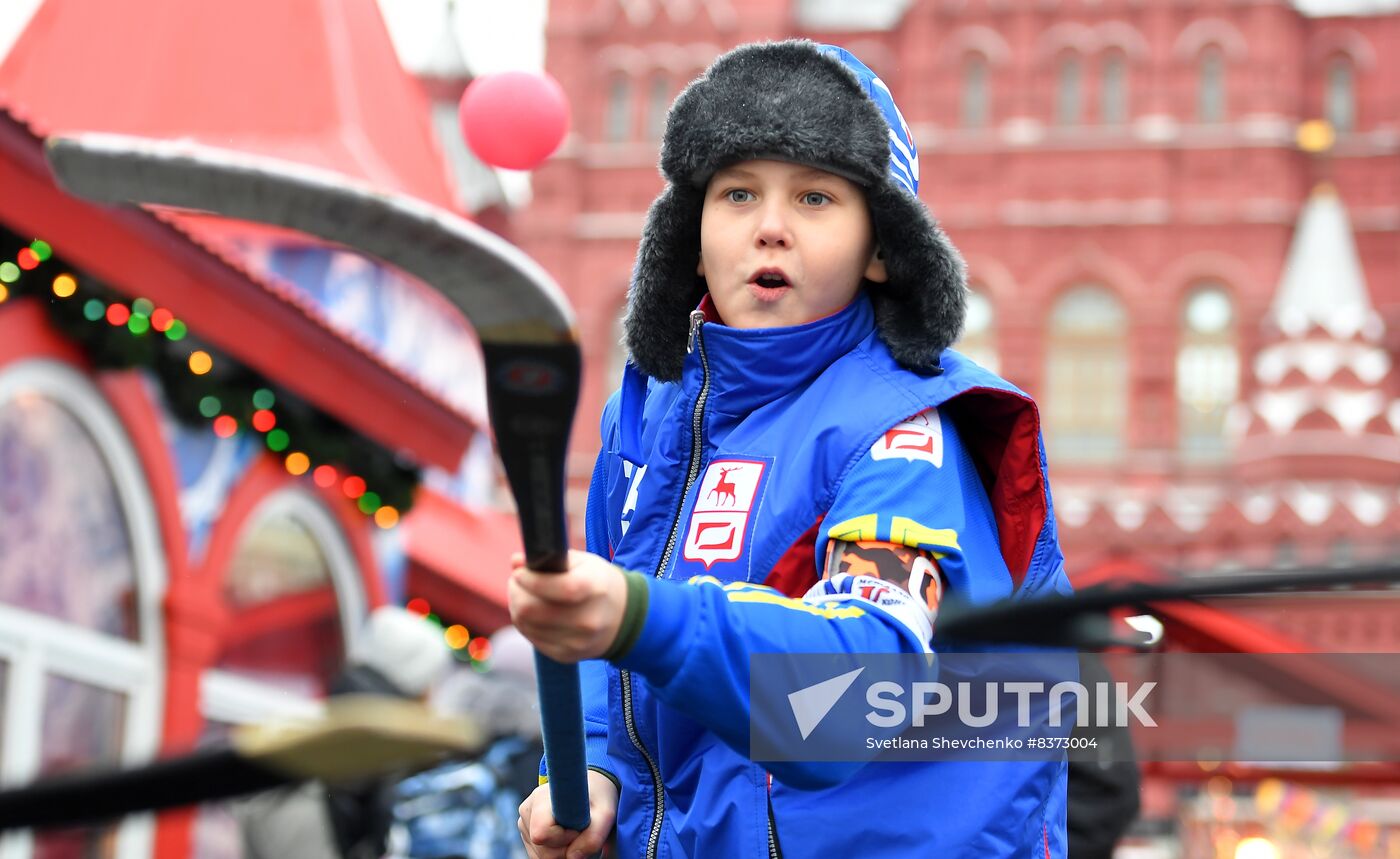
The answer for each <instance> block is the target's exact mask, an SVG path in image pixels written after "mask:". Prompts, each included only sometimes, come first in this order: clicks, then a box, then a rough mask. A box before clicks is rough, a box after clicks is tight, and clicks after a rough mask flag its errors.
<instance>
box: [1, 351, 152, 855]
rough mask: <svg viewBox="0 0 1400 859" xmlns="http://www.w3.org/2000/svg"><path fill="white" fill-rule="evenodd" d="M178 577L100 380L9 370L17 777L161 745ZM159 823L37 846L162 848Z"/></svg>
mask: <svg viewBox="0 0 1400 859" xmlns="http://www.w3.org/2000/svg"><path fill="white" fill-rule="evenodd" d="M165 581H166V574H165V566H164V555H163V552H162V542H161V537H160V533H159V527H158V525H157V524H156V516H155V507H154V503H153V502H152V500H151V498H150V496H149V490H148V489H147V486H146V483H145V479H144V477H143V472H142V470H141V466H140V463H139V461H138V460H137V458H136V454H135V452H134V450H133V448H132V446H131V444H130V441H129V440H128V438H127V437H126V435H125V431H124V429H123V428H122V425H121V424H120V423H119V422H118V420H117V419H116V417H115V415H113V414H112V412H111V410H110V408H109V407H108V406H107V403H106V401H105V400H104V399H103V397H102V395H101V393H99V392H98V390H97V389H96V388H95V387H93V385H92V384H91V382H90V381H89V380H88V379H87V377H86V376H84V375H83V374H81V373H79V372H78V371H76V370H74V369H72V368H70V367H68V366H66V365H64V364H60V363H57V362H53V361H47V360H28V361H22V362H18V363H15V364H12V365H10V366H8V367H6V368H5V369H4V370H3V371H0V675H3V676H4V680H5V682H4V683H3V684H0V731H3V735H0V748H3V750H4V755H5V760H4V769H5V772H6V774H7V775H8V777H9V778H10V779H13V780H14V781H17V782H27V781H30V780H32V779H34V778H36V777H38V776H41V775H53V774H56V773H59V772H63V771H65V770H69V769H73V768H75V767H86V766H93V765H100V764H106V765H114V764H122V763H125V764H130V763H134V762H136V761H140V760H145V759H149V758H150V757H151V756H152V755H153V754H154V753H155V751H156V748H157V745H158V743H159V739H160V708H161V702H162V700H163V698H164V693H163V686H164V682H163V679H162V676H161V665H162V658H161V648H162V642H163V639H164V636H163V635H162V632H161V629H160V604H161V600H162V599H163V597H164V590H165ZM150 834H151V832H150V826H149V824H148V823H142V822H141V821H135V822H128V823H126V824H124V825H122V826H121V827H119V828H118V827H112V828H107V829H102V830H85V831H66V832H44V833H38V834H35V835H33V836H32V842H31V843H32V845H33V849H34V855H36V856H60V855H63V856H66V855H85V856H86V855H91V856H99V855H111V853H110V851H111V850H113V849H116V850H118V851H120V853H121V855H133V852H134V854H135V855H149V850H150ZM21 837H22V838H26V839H27V838H30V836H27V835H26V836H21ZM113 839H115V840H113ZM22 852H23V851H22ZM24 855H28V854H24Z"/></svg>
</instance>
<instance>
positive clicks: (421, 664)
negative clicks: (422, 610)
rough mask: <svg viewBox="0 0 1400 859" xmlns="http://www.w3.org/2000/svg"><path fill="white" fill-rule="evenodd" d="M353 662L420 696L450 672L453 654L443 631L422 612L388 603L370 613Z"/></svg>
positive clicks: (355, 650)
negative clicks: (417, 612)
mask: <svg viewBox="0 0 1400 859" xmlns="http://www.w3.org/2000/svg"><path fill="white" fill-rule="evenodd" d="M351 661H353V662H356V663H358V664H360V665H365V666H368V667H369V668H373V669H374V670H375V671H377V672H379V673H380V674H381V675H383V676H384V679H386V680H388V681H389V682H390V683H393V684H394V685H395V686H396V687H398V688H399V689H400V690H401V691H402V692H403V693H404V694H406V695H412V696H418V695H422V694H423V693H424V692H426V691H428V688H429V687H430V686H432V685H433V683H434V682H435V681H436V680H438V679H439V678H440V677H442V676H443V675H444V674H446V673H447V669H448V666H450V665H451V664H452V654H451V653H450V652H449V651H448V649H447V643H446V642H445V641H443V638H442V631H441V630H439V629H438V628H437V627H436V626H435V625H433V624H432V623H430V622H429V621H428V620H426V619H425V618H424V617H423V616H422V615H419V614H414V613H413V612H411V611H409V610H408V609H405V608H400V607H399V606H394V605H386V606H380V607H379V608H377V609H375V610H374V611H373V612H371V613H370V616H369V620H367V621H366V622H365V625H364V628H363V629H362V630H361V632H360V637H359V640H358V641H356V642H355V646H354V651H353V652H352V654H351Z"/></svg>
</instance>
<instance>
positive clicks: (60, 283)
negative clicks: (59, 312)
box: [53, 274, 78, 298]
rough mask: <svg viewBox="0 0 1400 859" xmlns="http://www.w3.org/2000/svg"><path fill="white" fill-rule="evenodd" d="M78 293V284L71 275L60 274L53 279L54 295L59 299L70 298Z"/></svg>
mask: <svg viewBox="0 0 1400 859" xmlns="http://www.w3.org/2000/svg"><path fill="white" fill-rule="evenodd" d="M77 291H78V282H77V281H76V280H74V279H73V275H71V274H60V275H59V276H58V277H56V278H54V279H53V294H54V295H57V296H58V297H59V298H70V297H72V295H73V293H75V292H77Z"/></svg>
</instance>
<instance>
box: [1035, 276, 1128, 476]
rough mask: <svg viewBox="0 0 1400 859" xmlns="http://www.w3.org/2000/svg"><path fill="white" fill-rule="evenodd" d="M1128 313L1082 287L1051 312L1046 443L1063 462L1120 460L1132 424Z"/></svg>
mask: <svg viewBox="0 0 1400 859" xmlns="http://www.w3.org/2000/svg"><path fill="white" fill-rule="evenodd" d="M1127 342H1128V341H1127V314H1126V313H1125V312H1124V310H1123V306H1122V304H1121V303H1120V302H1119V300H1118V298H1117V297H1116V296H1115V295H1114V294H1113V293H1111V292H1109V291H1108V290H1107V289H1105V288H1103V287H1102V286H1098V285H1096V284H1081V285H1079V286H1076V287H1074V288H1072V289H1070V290H1069V291H1068V292H1066V293H1065V294H1064V295H1062V296H1061V297H1060V299H1059V300H1058V301H1057V302H1055V306H1054V309H1053V310H1052V311H1051V313H1050V355H1049V361H1048V362H1047V367H1046V371H1047V377H1048V378H1047V383H1048V384H1047V387H1046V395H1045V398H1044V400H1045V402H1044V407H1045V410H1046V414H1047V416H1048V421H1047V427H1046V430H1047V432H1046V441H1047V443H1048V444H1049V445H1051V446H1052V447H1053V448H1054V452H1055V456H1056V457H1057V458H1059V459H1061V460H1065V459H1069V460H1078V461H1103V460H1111V459H1114V458H1116V457H1117V456H1119V455H1120V454H1121V453H1122V452H1123V448H1124V435H1125V433H1126V429H1127V423H1128V348H1127Z"/></svg>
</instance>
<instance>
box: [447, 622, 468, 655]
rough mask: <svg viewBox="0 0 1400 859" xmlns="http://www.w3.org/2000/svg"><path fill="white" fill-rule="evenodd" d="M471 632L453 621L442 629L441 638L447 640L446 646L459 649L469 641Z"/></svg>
mask: <svg viewBox="0 0 1400 859" xmlns="http://www.w3.org/2000/svg"><path fill="white" fill-rule="evenodd" d="M471 638H472V637H471V633H469V632H467V628H466V627H465V626H462V625H461V624H460V623H454V624H452V625H451V626H449V627H448V628H447V629H444V630H443V631H442V640H443V641H446V642H447V646H448V647H450V648H452V649H453V650H461V649H462V648H463V647H466V646H467V642H468V641H471Z"/></svg>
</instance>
